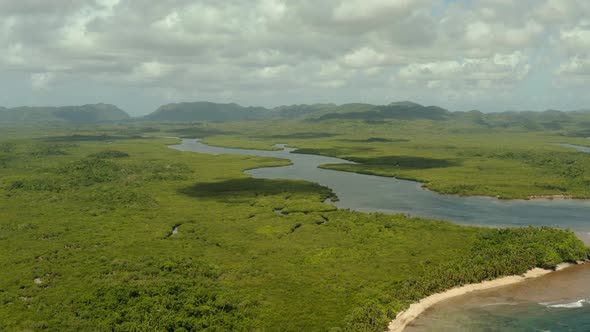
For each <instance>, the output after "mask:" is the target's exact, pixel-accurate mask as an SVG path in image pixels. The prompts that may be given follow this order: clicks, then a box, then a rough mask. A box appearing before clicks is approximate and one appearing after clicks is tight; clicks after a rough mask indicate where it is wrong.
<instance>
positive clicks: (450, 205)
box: [170, 139, 590, 237]
mask: <svg viewBox="0 0 590 332" xmlns="http://www.w3.org/2000/svg"><path fill="white" fill-rule="evenodd" d="M279 146H280V147H282V148H283V149H282V150H277V151H264V150H250V149H230V148H222V147H215V146H209V145H206V144H203V143H201V142H199V140H198V139H183V140H182V142H181V144H178V145H172V146H170V147H171V148H173V149H177V150H181V151H192V152H200V153H209V154H241V155H252V156H264V157H274V158H282V159H289V160H291V162H292V163H293V164H292V165H290V166H284V167H265V168H258V169H253V170H249V171H247V173H248V174H251V175H252V176H253V177H255V178H264V179H279V178H280V179H295V180H307V181H311V182H316V183H319V184H321V185H323V186H326V187H329V188H331V189H332V190H333V191H334V192H335V193H336V195H338V198H339V199H340V201H339V202H336V203H334V204H335V205H336V206H338V207H339V208H349V209H352V210H356V211H362V212H383V213H405V214H410V215H412V216H417V217H424V218H432V219H441V220H449V221H452V222H455V223H459V224H465V225H481V226H488V227H516V226H527V225H535V226H552V227H560V228H570V229H572V230H573V231H576V232H577V233H578V234H580V235H581V236H582V237H583V236H588V233H590V200H569V199H555V200H551V199H536V200H500V199H496V198H491V197H464V196H457V195H443V194H439V193H436V192H433V191H430V190H426V189H424V188H422V187H421V184H420V183H418V182H414V181H406V180H400V179H396V178H391V177H381V176H374V175H365V174H357V173H351V172H342V171H335V170H326V169H320V168H318V166H319V165H322V164H342V163H348V164H350V163H351V162H350V161H348V160H344V159H339V158H332V157H324V156H318V155H308V154H297V153H292V152H293V150H295V149H293V148H289V147H285V146H283V145H279ZM566 146H568V147H571V148H577V149H579V150H581V151H584V152H590V148H587V147H582V146H575V145H566Z"/></svg>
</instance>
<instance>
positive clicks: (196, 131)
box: [171, 127, 236, 138]
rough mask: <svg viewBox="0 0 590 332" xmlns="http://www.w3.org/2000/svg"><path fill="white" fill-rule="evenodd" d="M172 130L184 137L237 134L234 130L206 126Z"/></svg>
mask: <svg viewBox="0 0 590 332" xmlns="http://www.w3.org/2000/svg"><path fill="white" fill-rule="evenodd" d="M171 132H173V133H175V134H177V135H179V136H180V137H182V138H204V137H207V136H213V135H232V134H236V132H233V131H224V130H219V129H214V128H206V127H190V128H180V129H174V130H171Z"/></svg>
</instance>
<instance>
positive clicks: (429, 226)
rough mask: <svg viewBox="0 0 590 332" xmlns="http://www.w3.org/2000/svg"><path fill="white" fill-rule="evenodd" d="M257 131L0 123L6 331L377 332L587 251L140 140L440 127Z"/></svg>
mask: <svg viewBox="0 0 590 332" xmlns="http://www.w3.org/2000/svg"><path fill="white" fill-rule="evenodd" d="M232 126H235V127H234V128H232ZM256 126H257V125H254V124H252V123H246V124H243V123H242V124H239V125H237V124H232V125H223V126H221V125H214V126H213V125H212V126H208V125H207V126H206V125H199V126H186V125H183V126H176V125H165V126H159V127H158V128H154V127H146V126H139V125H137V126H131V127H128V126H111V127H102V128H101V127H77V128H65V127H55V128H45V129H43V131H42V132H41V131H38V129H37V128H28V129H21V130H14V131H13V132H9V131H3V132H2V134H1V136H2V137H1V138H0V266H2V267H3V269H1V270H0V330H9V331H37V330H47V331H137V330H142V331H143V330H155V331H190V330H202V331H229V330H233V331H382V330H383V329H384V328H385V326H386V324H387V322H388V320H389V319H391V318H392V317H394V316H395V314H396V313H397V312H399V311H400V310H402V309H403V308H405V307H407V306H408V304H409V303H411V302H413V301H415V300H417V299H419V298H422V297H425V296H427V295H430V294H432V293H434V292H437V291H441V290H444V289H447V288H449V287H453V286H456V285H461V284H464V283H471V282H477V281H481V280H485V279H491V278H496V277H499V276H502V275H507V274H514V273H522V272H524V271H526V270H527V269H529V268H532V267H534V266H540V267H552V266H554V265H555V264H557V263H559V262H561V261H567V260H577V259H581V258H585V257H587V248H585V247H584V245H583V244H582V243H581V242H580V241H579V240H577V239H576V237H575V236H574V234H573V233H571V232H567V231H558V230H553V229H548V228H543V229H537V228H525V229H511V230H498V229H487V228H478V227H463V226H457V225H453V224H451V223H447V222H441V221H433V220H424V219H416V218H409V217H406V216H402V215H383V214H364V213H356V212H351V211H347V210H335V209H334V208H333V207H332V206H330V205H326V204H323V203H322V202H323V201H324V200H325V198H327V197H329V196H330V195H332V193H331V192H330V190H329V189H327V188H323V187H320V186H318V185H316V184H312V183H309V182H304V181H288V180H257V179H252V178H250V177H249V176H247V175H245V174H244V173H243V172H242V171H243V170H244V169H248V168H253V167H260V166H271V165H274V166H278V165H285V164H287V161H285V160H277V159H269V158H261V157H251V156H239V155H220V156H214V155H206V154H197V153H189V152H179V151H175V150H171V149H169V148H167V147H166V144H171V143H174V142H176V140H174V139H159V138H145V137H141V136H143V135H148V134H150V135H161V134H164V133H179V132H178V130H179V129H181V132H182V130H184V132H185V134H186V135H190V136H192V135H194V134H196V131H201V133H203V132H208V133H209V134H208V135H209V137H208V138H207V139H208V140H209V141H210V142H223V144H226V145H233V144H235V145H239V146H244V145H250V143H249V142H250V141H249V140H248V141H246V140H244V137H252V139H253V142H254V143H253V145H251V146H256V147H267V148H271V147H272V145H271V143H276V142H287V143H289V144H293V145H295V146H298V147H301V148H314V149H320V150H321V151H322V153H326V154H329V153H335V152H337V153H340V154H345V155H347V156H352V154H354V153H357V154H358V155H359V156H365V157H366V156H367V154H368V153H372V154H371V155H369V156H374V157H378V156H379V155H380V154H386V153H392V152H393V151H407V153H405V154H407V155H411V153H410V152H411V151H412V149H411V147H416V146H420V145H423V146H424V148H423V150H424V151H426V152H424V154H425V156H424V157H427V156H429V157H430V158H433V157H434V155H436V153H435V151H439V152H440V153H441V155H440V159H444V158H443V157H444V156H445V155H444V153H443V152H441V151H446V150H445V149H443V148H442V147H441V145H443V146H444V144H443V142H444V139H442V138H441V139H437V140H434V141H431V142H430V143H429V144H427V143H426V142H427V141H428V138H427V137H424V138H420V139H418V138H417V137H414V136H412V137H410V138H409V139H410V141H409V142H405V141H399V142H395V143H394V142H373V143H371V144H370V146H369V147H367V145H366V144H365V143H364V141H359V140H365V139H368V138H370V137H386V138H388V139H392V140H393V139H400V140H401V139H408V137H405V136H406V135H405V134H404V133H403V132H400V131H398V132H396V133H395V134H388V135H387V136H386V132H385V131H380V130H381V129H376V131H375V132H372V131H370V132H366V131H365V132H363V131H360V132H359V131H348V133H349V135H346V136H344V135H339V136H326V135H325V134H324V135H322V136H321V137H319V138H314V134H313V132H314V130H315V128H314V127H313V126H312V125H310V124H301V123H293V124H292V126H291V125H290V126H289V127H288V128H290V130H292V131H291V133H295V134H297V133H298V132H300V133H306V132H307V133H309V132H311V133H312V134H305V135H299V136H297V135H296V138H289V137H290V136H292V135H290V136H289V137H287V136H283V137H280V135H285V128H286V127H287V126H282V127H278V126H277V127H276V128H274V129H272V128H271V130H270V131H267V132H264V131H261V130H259V129H260V128H257V127H256ZM339 126H342V125H339ZM238 127H239V128H238ZM187 128H188V129H187ZM238 129H239V131H240V132H241V133H242V134H240V135H236V134H232V135H226V136H224V137H222V136H219V134H220V133H222V132H224V131H235V132H238ZM310 129H312V130H310ZM336 129H337V128H333V130H332V131H336ZM340 129H346V128H340ZM318 130H319V128H318ZM363 130H367V129H363ZM388 130H389V129H388ZM388 130H387V131H388ZM406 130H407V129H406ZM273 131H276V133H273ZM248 132H250V133H252V134H247V133H248ZM255 132H258V133H261V132H263V133H265V136H264V137H254V136H255V135H254V134H253V133H255ZM41 133H43V134H41ZM267 133H268V134H267ZM212 134H215V135H217V136H213V135H212ZM287 134H289V132H287ZM269 135H270V136H274V137H270V136H269ZM334 135H336V134H334ZM433 135H434V134H433ZM196 136H199V135H196ZM441 137H444V135H441ZM350 140H352V141H350ZM482 140H484V139H483V138H482ZM458 141H460V140H454V141H453V142H454V144H459V143H457V142H458ZM539 141H541V139H539ZM433 142H435V143H433ZM397 143H399V146H398V144H397ZM506 143H508V141H506ZM403 144H411V147H410V146H406V147H404V145H403ZM448 144H450V143H448ZM462 146H463V145H462ZM324 149H332V150H324ZM345 149H348V150H345ZM547 149H556V150H561V148H557V147H552V146H549V147H548V148H547ZM449 150H452V151H455V150H454V149H449ZM458 150H460V149H458ZM414 153H415V152H414ZM453 153H457V152H453ZM405 154H404V155H405ZM437 156H438V155H437ZM371 158H373V157H371ZM446 159H448V158H446ZM451 167H457V166H451ZM411 171H413V172H418V173H417V174H421V173H419V172H420V171H421V170H411ZM424 174H432V173H424ZM175 227H176V228H177V230H178V232H177V233H174V232H173V230H174V228H175Z"/></svg>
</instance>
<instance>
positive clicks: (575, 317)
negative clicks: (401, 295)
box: [404, 264, 590, 332]
mask: <svg viewBox="0 0 590 332" xmlns="http://www.w3.org/2000/svg"><path fill="white" fill-rule="evenodd" d="M404 331H406V332H424V331H437V332H438V331H443V332H444V331H470V332H471V331H473V332H477V331H486V332H487V331H590V264H584V265H578V266H574V267H570V268H567V269H565V270H562V271H558V272H555V273H551V274H548V275H545V276H542V277H539V278H536V279H531V280H527V281H525V282H523V283H520V284H515V285H510V286H504V287H498V288H495V289H488V290H484V291H476V292H473V293H469V294H467V295H464V296H460V297H457V298H453V299H449V300H446V301H443V302H440V303H438V304H437V305H435V306H433V307H431V308H430V309H429V310H427V311H426V312H425V313H423V314H422V315H420V316H419V317H418V318H417V319H416V320H415V321H413V322H412V323H411V324H410V325H409V326H408V327H407V328H406V329H405V330H404Z"/></svg>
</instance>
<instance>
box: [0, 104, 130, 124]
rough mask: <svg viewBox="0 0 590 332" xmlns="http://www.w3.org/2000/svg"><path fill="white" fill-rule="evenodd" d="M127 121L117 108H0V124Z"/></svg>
mask: <svg viewBox="0 0 590 332" xmlns="http://www.w3.org/2000/svg"><path fill="white" fill-rule="evenodd" d="M126 119H129V115H128V114H127V113H125V111H123V110H121V109H120V108H118V107H117V106H114V105H109V104H91V105H82V106H62V107H43V106H41V107H29V106H21V107H14V108H0V123H2V124H6V123H9V124H13V123H47V122H58V123H59V122H65V123H98V122H111V121H121V120H126Z"/></svg>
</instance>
